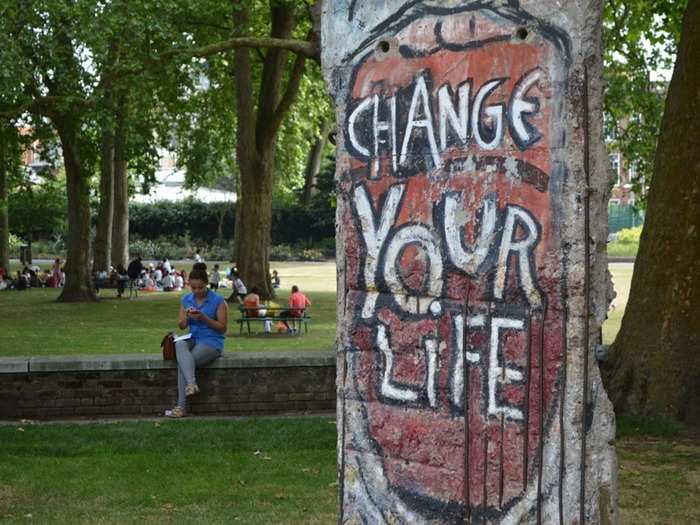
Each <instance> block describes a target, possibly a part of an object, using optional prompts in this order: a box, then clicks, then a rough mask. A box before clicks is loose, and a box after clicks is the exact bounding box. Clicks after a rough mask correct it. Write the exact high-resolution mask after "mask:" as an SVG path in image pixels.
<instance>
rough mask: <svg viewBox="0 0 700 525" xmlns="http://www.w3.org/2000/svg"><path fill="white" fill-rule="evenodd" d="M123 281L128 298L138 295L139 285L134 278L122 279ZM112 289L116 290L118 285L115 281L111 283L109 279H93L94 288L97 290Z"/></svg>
mask: <svg viewBox="0 0 700 525" xmlns="http://www.w3.org/2000/svg"><path fill="white" fill-rule="evenodd" d="M122 280H123V281H124V291H126V290H127V289H128V290H129V299H131V298H132V297H138V296H139V287H138V284H137V281H135V280H134V279H128V278H127V279H122ZM103 288H104V289H114V290H118V289H119V285H118V284H116V283H113V282H112V281H111V280H109V279H95V290H96V291H97V292H99V291H100V290H101V289H103Z"/></svg>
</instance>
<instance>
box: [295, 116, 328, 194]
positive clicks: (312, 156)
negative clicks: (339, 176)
mask: <svg viewBox="0 0 700 525" xmlns="http://www.w3.org/2000/svg"><path fill="white" fill-rule="evenodd" d="M332 127H333V121H332V120H331V119H329V118H325V119H323V121H322V122H321V125H320V126H319V130H318V135H317V136H316V138H315V139H314V142H313V146H312V147H311V149H310V150H309V158H308V160H307V162H306V169H305V170H304V188H303V190H302V193H301V205H302V206H310V205H311V197H313V194H314V191H315V188H316V178H317V177H318V172H319V171H320V170H321V160H323V151H324V149H325V148H326V144H328V134H329V133H330V132H331V129H332Z"/></svg>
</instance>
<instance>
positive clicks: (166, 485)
mask: <svg viewBox="0 0 700 525" xmlns="http://www.w3.org/2000/svg"><path fill="white" fill-rule="evenodd" d="M335 437H336V432H335V421H334V420H332V419H328V418H296V419H251V420H228V421H221V420H219V421H216V420H183V421H160V422H154V421H141V422H113V423H89V424H42V425H34V424H21V425H19V426H18V425H0V442H2V444H3V445H2V447H0V522H1V523H28V522H33V523H52V524H78V523H86V524H87V523H89V524H124V523H134V524H136V523H139V524H141V523H145V524H157V523H168V524H171V523H208V524H224V523H225V524H230V523H241V524H256V525H257V524H261V523H264V524H270V525H274V524H285V525H286V524H290V525H294V524H305V525H306V524H309V525H326V524H328V523H333V522H334V521H335V504H336V490H337V488H336V486H337V484H336V482H335V472H336V469H335V459H336V458H335Z"/></svg>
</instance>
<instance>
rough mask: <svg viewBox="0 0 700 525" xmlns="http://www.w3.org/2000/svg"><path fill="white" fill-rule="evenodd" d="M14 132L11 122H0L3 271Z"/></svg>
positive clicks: (7, 245) (0, 256) (0, 258)
mask: <svg viewBox="0 0 700 525" xmlns="http://www.w3.org/2000/svg"><path fill="white" fill-rule="evenodd" d="M16 132H17V130H16V129H15V126H14V125H13V124H12V123H11V122H9V121H6V120H0V268H4V269H5V271H9V269H10V222H9V216H8V203H7V191H8V185H9V180H8V178H9V176H8V172H9V171H10V160H11V152H10V141H11V137H12V136H13V134H16Z"/></svg>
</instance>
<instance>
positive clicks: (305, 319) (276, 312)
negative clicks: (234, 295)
mask: <svg viewBox="0 0 700 525" xmlns="http://www.w3.org/2000/svg"><path fill="white" fill-rule="evenodd" d="M238 310H239V312H240V314H241V317H240V318H239V319H236V322H237V323H238V326H239V335H242V334H243V325H244V324H245V325H246V326H247V327H248V334H249V335H250V323H251V322H256V321H258V322H261V323H263V325H264V324H265V321H269V322H270V323H275V322H278V321H282V322H286V323H287V324H291V325H292V327H293V329H294V330H295V332H293V333H296V334H297V335H301V325H302V324H303V325H304V332H306V333H308V332H309V325H308V323H310V322H311V315H309V313H308V312H307V311H306V308H290V307H285V306H266V305H264V304H261V305H260V306H259V307H253V308H251V307H247V306H244V305H241V306H239V307H238ZM255 310H257V314H258V315H251V314H253V313H256V312H255ZM263 312H264V314H265V315H260V314H262V313H263ZM283 312H285V313H286V314H285V315H284V316H281V315H280V314H282V313H283ZM287 312H288V313H287ZM292 312H296V313H297V314H301V315H289V314H291V313H292ZM297 324H298V325H299V329H298V330H296V325H297Z"/></svg>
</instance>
